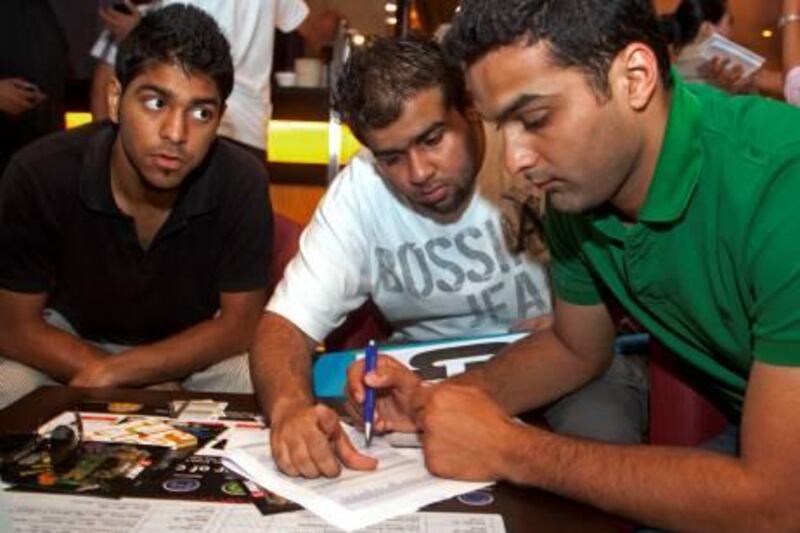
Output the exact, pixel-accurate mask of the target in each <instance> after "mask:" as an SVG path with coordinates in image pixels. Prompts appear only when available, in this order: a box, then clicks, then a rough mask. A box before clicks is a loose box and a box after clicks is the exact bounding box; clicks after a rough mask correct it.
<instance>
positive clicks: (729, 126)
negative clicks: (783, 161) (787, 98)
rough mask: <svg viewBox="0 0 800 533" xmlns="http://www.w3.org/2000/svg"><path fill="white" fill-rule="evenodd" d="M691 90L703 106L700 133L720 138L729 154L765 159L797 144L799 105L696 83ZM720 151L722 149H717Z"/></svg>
mask: <svg viewBox="0 0 800 533" xmlns="http://www.w3.org/2000/svg"><path fill="white" fill-rule="evenodd" d="M691 91H692V93H693V94H694V95H695V96H696V97H697V98H698V99H699V100H700V102H701V105H702V107H703V117H704V120H703V122H702V125H703V127H702V128H703V129H702V132H701V134H702V135H703V136H705V137H707V138H712V139H713V142H714V143H719V142H720V141H722V142H723V143H724V144H723V146H720V147H721V148H724V147H726V146H727V147H728V148H730V154H733V155H735V156H738V157H743V158H750V159H753V160H754V161H759V160H764V162H767V161H769V160H772V159H773V158H774V157H781V156H783V155H792V154H795V153H797V151H798V147H800V127H799V126H800V109H798V108H796V107H794V106H790V105H788V104H786V103H784V102H779V101H777V100H773V99H771V98H763V97H760V96H753V95H730V94H727V93H724V92H722V91H720V90H719V89H716V88H713V87H708V86H704V85H703V84H697V85H695V86H692V88H691ZM718 153H722V152H718Z"/></svg>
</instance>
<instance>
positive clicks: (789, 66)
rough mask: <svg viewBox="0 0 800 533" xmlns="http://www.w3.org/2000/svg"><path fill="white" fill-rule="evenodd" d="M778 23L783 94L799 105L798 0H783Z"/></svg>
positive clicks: (799, 3)
mask: <svg viewBox="0 0 800 533" xmlns="http://www.w3.org/2000/svg"><path fill="white" fill-rule="evenodd" d="M778 25H779V26H780V27H781V28H782V29H783V75H784V87H783V94H784V98H786V101H787V102H788V103H790V104H792V105H796V106H800V0H783V11H782V15H781V18H780V21H779V23H778Z"/></svg>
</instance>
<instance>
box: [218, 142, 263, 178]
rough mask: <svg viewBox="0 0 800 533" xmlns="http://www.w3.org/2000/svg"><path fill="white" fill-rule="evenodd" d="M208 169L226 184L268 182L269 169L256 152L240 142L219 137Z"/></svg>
mask: <svg viewBox="0 0 800 533" xmlns="http://www.w3.org/2000/svg"><path fill="white" fill-rule="evenodd" d="M210 157H211V160H210V162H209V168H208V171H209V172H210V173H211V175H212V177H213V178H214V179H215V180H219V181H222V182H223V183H226V184H244V183H259V182H261V183H266V181H267V177H268V176H267V170H266V167H265V166H264V163H262V162H260V161H259V160H258V158H257V157H255V155H254V154H252V153H250V152H248V151H247V149H246V148H244V147H242V146H240V145H239V144H237V143H235V142H233V141H230V140H228V139H225V138H224V137H218V138H217V140H216V142H215V146H214V147H213V149H212V153H211V155H210Z"/></svg>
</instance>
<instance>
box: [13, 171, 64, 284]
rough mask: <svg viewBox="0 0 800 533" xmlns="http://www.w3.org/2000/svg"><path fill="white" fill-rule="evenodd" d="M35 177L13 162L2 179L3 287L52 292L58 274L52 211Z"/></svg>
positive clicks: (53, 214)
mask: <svg viewBox="0 0 800 533" xmlns="http://www.w3.org/2000/svg"><path fill="white" fill-rule="evenodd" d="M44 204H45V202H44V199H43V196H42V194H41V190H40V187H38V186H37V182H36V180H35V177H34V175H33V174H32V173H31V172H29V171H27V170H26V169H25V167H24V166H23V165H21V164H20V163H19V162H18V160H17V159H16V158H12V159H11V162H10V163H9V165H8V167H7V168H6V171H5V173H4V174H3V176H2V178H0V287H2V288H4V289H7V290H10V291H14V292H24V293H42V292H49V291H50V290H51V288H52V279H53V276H54V271H55V267H54V265H55V259H54V247H55V245H54V244H53V243H54V242H55V235H54V229H53V228H54V226H53V217H54V216H55V213H54V212H53V210H52V209H47V208H46V207H45V206H44Z"/></svg>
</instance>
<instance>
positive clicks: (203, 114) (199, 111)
mask: <svg viewBox="0 0 800 533" xmlns="http://www.w3.org/2000/svg"><path fill="white" fill-rule="evenodd" d="M192 117H194V118H195V120H199V121H200V122H208V121H209V120H211V119H212V118H213V117H214V112H213V111H211V110H210V109H208V108H205V107H197V108H195V109H193V110H192Z"/></svg>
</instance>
